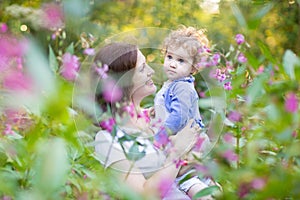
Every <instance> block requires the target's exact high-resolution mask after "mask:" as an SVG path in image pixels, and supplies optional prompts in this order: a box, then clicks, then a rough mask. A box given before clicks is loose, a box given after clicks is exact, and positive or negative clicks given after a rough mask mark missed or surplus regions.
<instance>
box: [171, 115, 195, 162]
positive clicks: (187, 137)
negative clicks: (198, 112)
mask: <svg viewBox="0 0 300 200" xmlns="http://www.w3.org/2000/svg"><path fill="white" fill-rule="evenodd" d="M193 122H194V120H193V119H191V120H190V121H189V122H188V123H187V125H186V126H185V127H184V128H183V129H182V130H181V131H179V132H178V133H177V134H176V135H174V136H170V139H171V141H172V143H173V145H174V149H175V151H176V154H177V156H182V155H185V154H187V153H188V152H190V151H191V150H192V148H193V147H194V145H195V143H196V136H197V134H198V132H199V131H198V129H199V125H198V124H196V125H194V126H192V124H193Z"/></svg>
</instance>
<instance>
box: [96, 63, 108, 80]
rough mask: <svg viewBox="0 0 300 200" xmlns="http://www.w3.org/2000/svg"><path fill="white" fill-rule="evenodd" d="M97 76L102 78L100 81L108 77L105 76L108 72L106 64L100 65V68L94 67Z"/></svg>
mask: <svg viewBox="0 0 300 200" xmlns="http://www.w3.org/2000/svg"><path fill="white" fill-rule="evenodd" d="M94 68H95V70H96V72H97V74H98V75H99V76H100V77H101V78H102V79H106V78H107V77H108V76H107V72H108V65H107V64H104V65H102V66H101V67H96V66H95V67H94Z"/></svg>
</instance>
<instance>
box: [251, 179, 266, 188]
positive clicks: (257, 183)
mask: <svg viewBox="0 0 300 200" xmlns="http://www.w3.org/2000/svg"><path fill="white" fill-rule="evenodd" d="M251 185H252V188H253V189H256V190H262V189H263V188H264V187H265V185H266V180H265V179H263V178H255V179H253V180H252V182H251Z"/></svg>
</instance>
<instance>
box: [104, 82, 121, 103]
mask: <svg viewBox="0 0 300 200" xmlns="http://www.w3.org/2000/svg"><path fill="white" fill-rule="evenodd" d="M102 92H103V98H104V100H105V101H106V102H110V103H114V102H117V101H119V100H120V99H121V98H122V94H123V93H122V90H121V88H119V87H118V85H117V84H116V82H115V81H114V80H112V79H110V80H107V81H105V82H103V88H102Z"/></svg>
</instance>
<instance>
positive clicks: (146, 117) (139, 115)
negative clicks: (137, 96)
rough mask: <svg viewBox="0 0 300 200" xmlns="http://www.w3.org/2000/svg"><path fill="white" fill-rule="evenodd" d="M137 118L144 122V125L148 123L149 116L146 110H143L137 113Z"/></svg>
mask: <svg viewBox="0 0 300 200" xmlns="http://www.w3.org/2000/svg"><path fill="white" fill-rule="evenodd" d="M137 118H142V119H144V120H145V122H146V123H150V114H149V111H148V110H147V109H145V110H143V111H142V112H140V113H138V115H137Z"/></svg>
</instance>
